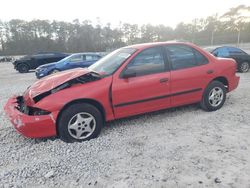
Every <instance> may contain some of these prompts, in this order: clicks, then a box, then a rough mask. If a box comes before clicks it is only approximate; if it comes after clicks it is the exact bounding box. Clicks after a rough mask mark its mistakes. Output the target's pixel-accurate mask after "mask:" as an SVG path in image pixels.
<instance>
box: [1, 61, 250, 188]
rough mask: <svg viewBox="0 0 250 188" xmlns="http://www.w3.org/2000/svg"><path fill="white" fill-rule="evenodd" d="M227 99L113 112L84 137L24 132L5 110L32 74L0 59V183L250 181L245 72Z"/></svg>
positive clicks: (249, 95)
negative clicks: (218, 103) (211, 106)
mask: <svg viewBox="0 0 250 188" xmlns="http://www.w3.org/2000/svg"><path fill="white" fill-rule="evenodd" d="M240 76H241V81H240V86H239V88H238V89H237V90H235V91H234V92H232V93H230V94H229V95H228V96H227V101H226V103H225V105H224V107H223V108H222V109H221V110H219V111H216V112H210V113H209V112H204V111H202V110H201V109H199V107H198V106H197V105H190V106H186V107H180V108H175V109H170V110H163V111H160V112H155V113H150V114H146V115H141V116H137V117H132V118H128V119H123V120H118V121H115V122H112V123H108V125H107V126H106V127H105V128H104V129H103V131H102V133H101V135H100V136H99V137H98V138H97V139H94V140H91V141H88V142H84V143H73V144H67V143H64V142H62V141H60V140H59V139H27V138H24V137H23V136H21V135H19V134H18V133H17V132H16V131H15V130H14V128H13V127H12V125H11V124H10V122H9V121H8V120H7V119H6V117H5V115H4V112H3V105H4V104H5V102H6V100H7V99H8V98H9V97H10V96H11V95H13V94H16V93H20V92H23V91H24V90H25V89H26V88H27V87H28V86H29V85H30V84H31V83H33V82H34V81H35V80H36V79H35V76H34V73H28V74H19V73H17V72H16V71H15V70H14V69H13V67H12V65H11V64H10V63H0V86H1V87H0V96H1V98H0V123H1V126H0V143H1V147H0V159H1V160H0V187H143V188H144V187H250V157H249V156H250V139H249V135H250V123H249V122H250V113H249V112H250V102H249V100H250V72H249V73H246V74H240Z"/></svg>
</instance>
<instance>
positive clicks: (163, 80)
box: [160, 78, 168, 83]
mask: <svg viewBox="0 0 250 188" xmlns="http://www.w3.org/2000/svg"><path fill="white" fill-rule="evenodd" d="M164 82H168V78H161V79H160V83H164Z"/></svg>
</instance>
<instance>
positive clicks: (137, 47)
mask: <svg viewBox="0 0 250 188" xmlns="http://www.w3.org/2000/svg"><path fill="white" fill-rule="evenodd" d="M168 44H182V45H188V46H194V45H193V44H192V43H189V42H176V41H166V42H152V43H142V44H135V45H131V46H126V47H124V48H135V49H138V50H139V49H145V48H149V47H154V46H161V45H168Z"/></svg>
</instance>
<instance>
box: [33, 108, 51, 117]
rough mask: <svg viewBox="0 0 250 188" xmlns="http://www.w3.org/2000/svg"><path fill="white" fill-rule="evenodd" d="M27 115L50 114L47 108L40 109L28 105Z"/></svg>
mask: <svg viewBox="0 0 250 188" xmlns="http://www.w3.org/2000/svg"><path fill="white" fill-rule="evenodd" d="M29 109H30V110H29V115H33V116H41V115H48V114H50V112H49V111H47V110H42V109H39V108H33V107H29Z"/></svg>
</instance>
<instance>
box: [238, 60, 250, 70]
mask: <svg viewBox="0 0 250 188" xmlns="http://www.w3.org/2000/svg"><path fill="white" fill-rule="evenodd" d="M249 68H250V63H249V62H246V61H245V62H241V63H239V65H238V70H239V72H242V73H246V72H248V71H249Z"/></svg>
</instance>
